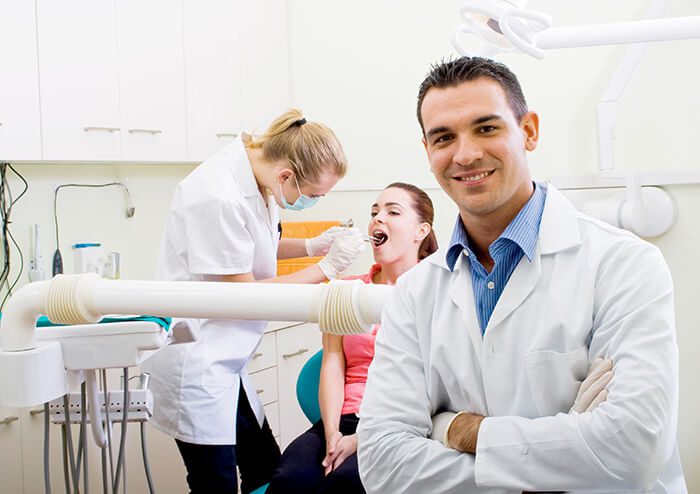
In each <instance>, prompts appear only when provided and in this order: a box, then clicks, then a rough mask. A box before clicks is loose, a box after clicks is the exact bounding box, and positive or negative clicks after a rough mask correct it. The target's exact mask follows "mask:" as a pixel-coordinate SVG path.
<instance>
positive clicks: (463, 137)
mask: <svg viewBox="0 0 700 494" xmlns="http://www.w3.org/2000/svg"><path fill="white" fill-rule="evenodd" d="M421 115H422V117H423V126H424V129H425V138H424V139H423V144H424V146H425V149H426V152H427V153H428V160H429V161H430V168H431V170H432V172H433V175H435V178H436V179H437V181H438V183H439V184H440V186H441V187H442V188H443V190H444V191H445V192H446V193H447V194H448V195H449V196H450V197H451V198H452V200H453V201H454V202H455V203H456V204H457V206H458V207H459V210H460V214H461V215H462V218H463V219H467V218H470V217H472V218H475V217H488V216H489V215H490V216H494V215H496V216H498V215H505V216H506V217H510V216H512V217H514V216H515V214H517V212H518V211H519V210H520V209H521V208H522V206H523V205H524V204H525V203H526V202H527V200H528V199H529V197H530V195H531V194H532V181H531V178H530V172H529V170H528V167H527V159H526V157H525V153H526V151H532V150H534V149H535V147H536V146H537V137H538V118H537V115H536V114H535V113H533V112H530V113H527V114H526V115H525V116H524V117H523V118H522V119H521V121H520V122H518V121H517V119H516V117H515V115H514V114H513V111H512V109H511V107H510V105H509V104H508V99H507V97H506V94H505V92H504V91H503V89H502V88H501V86H500V84H499V83H498V82H496V81H494V80H492V79H490V78H486V77H482V78H479V79H476V80H473V81H468V82H463V83H461V84H459V85H457V86H454V87H448V88H432V89H430V90H428V92H427V94H426V95H425V98H424V100H423V105H422V107H421ZM511 219H512V218H511Z"/></svg>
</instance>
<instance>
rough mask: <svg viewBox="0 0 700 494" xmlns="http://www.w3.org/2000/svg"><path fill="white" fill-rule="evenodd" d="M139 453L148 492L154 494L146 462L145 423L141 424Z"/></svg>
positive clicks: (148, 466) (149, 467) (148, 465)
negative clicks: (141, 458)
mask: <svg viewBox="0 0 700 494" xmlns="http://www.w3.org/2000/svg"><path fill="white" fill-rule="evenodd" d="M141 452H142V453H143V469H144V470H145V471H146V482H148V492H150V493H151V494H155V492H156V491H155V489H154V488H153V479H152V478H151V465H150V464H149V462H148V450H147V449H146V422H141Z"/></svg>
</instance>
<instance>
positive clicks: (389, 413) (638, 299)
mask: <svg viewBox="0 0 700 494" xmlns="http://www.w3.org/2000/svg"><path fill="white" fill-rule="evenodd" d="M599 356H601V357H609V358H611V359H612V360H613V362H614V371H615V376H614V378H613V380H612V383H611V384H610V385H609V386H608V391H609V396H608V399H607V402H605V403H603V404H601V405H600V406H599V407H598V408H597V409H596V410H594V411H593V412H591V413H584V414H577V413H573V414H568V413H567V412H568V410H569V408H570V407H571V406H572V404H573V402H574V399H575V396H576V393H577V390H578V387H579V383H580V381H581V380H582V379H583V378H584V377H585V376H586V372H587V368H588V365H589V363H590V362H591V361H592V360H593V359H594V358H596V357H599ZM677 402H678V351H677V345H676V339H675V322H674V312H673V288H672V284H671V278H670V275H669V272H668V268H667V266H666V264H665V262H664V260H663V258H662V256H661V254H660V252H659V251H658V249H656V248H655V247H654V246H652V245H651V244H648V243H646V242H644V241H642V240H640V239H638V238H637V237H635V236H634V235H632V234H631V233H628V232H625V231H621V230H618V229H615V228H613V227H611V226H609V225H607V224H604V223H602V222H600V221H597V220H595V219H592V218H589V217H587V216H585V215H583V214H581V213H579V212H577V211H576V210H575V209H574V208H573V206H571V204H570V203H569V202H568V201H567V200H566V199H565V198H564V197H563V196H562V195H561V193H560V192H559V191H557V190H556V189H555V188H554V187H552V186H549V187H548V193H547V199H546V203H545V208H544V213H543V217H542V223H541V227H540V234H539V239H538V245H537V249H536V254H535V256H534V258H533V260H532V262H530V261H528V259H527V257H525V256H523V258H522V259H521V260H520V263H519V264H518V266H517V268H516V270H515V271H514V273H513V275H512V276H511V278H510V280H509V281H508V284H507V286H506V287H505V290H504V292H503V294H502V296H501V298H500V299H499V301H498V303H497V305H496V307H495V309H494V312H493V315H492V316H491V319H490V321H489V323H488V326H487V328H486V331H485V334H484V336H483V337H482V335H481V332H480V330H479V322H478V318H477V312H476V308H475V303H474V295H473V292H472V283H471V274H470V267H469V260H468V259H467V258H466V257H465V256H460V257H459V260H458V261H457V265H456V268H455V271H454V273H452V272H450V271H449V269H448V268H447V266H446V263H445V249H441V250H440V251H438V252H437V253H435V254H434V255H432V256H431V257H429V258H427V259H426V260H424V261H423V262H421V263H420V264H419V265H418V266H416V267H415V268H414V269H413V270H411V271H410V272H408V273H406V274H405V275H404V276H402V277H401V278H400V279H399V282H398V283H397V287H396V290H395V292H394V294H393V296H392V298H391V300H390V301H389V302H388V304H387V306H386V307H385V310H384V313H383V317H382V331H381V332H380V333H379V336H378V338H377V342H376V356H375V359H374V361H373V363H372V365H371V367H370V370H369V377H368V382H367V389H366V391H365V395H364V399H363V403H362V407H361V410H360V417H361V420H360V425H359V451H358V459H359V467H360V473H361V476H362V479H363V482H364V485H365V487H366V489H367V492H368V493H370V494H371V493H379V492H382V493H384V492H401V493H405V494H410V493H416V494H419V493H426V492H431V493H466V492H470V493H471V492H474V493H487V492H488V493H514V494H515V493H518V494H519V493H520V492H521V491H580V492H596V493H602V492H618V493H620V492H654V493H665V492H668V493H683V492H686V487H685V482H684V480H683V474H682V470H681V465H680V461H679V457H678V452H677V448H676V422H677V412H678V410H677V406H678V405H677ZM445 410H449V411H459V410H465V411H468V412H474V413H477V414H480V415H483V416H485V417H487V418H486V419H484V421H483V422H482V423H481V428H480V430H479V436H478V444H477V453H476V455H475V456H474V455H470V454H460V453H458V452H456V451H454V450H452V449H447V448H446V447H445V446H443V445H442V444H441V443H439V442H438V441H433V440H430V439H427V438H426V436H428V434H429V433H430V430H431V426H432V425H431V416H432V415H433V414H435V413H438V412H441V411H445Z"/></svg>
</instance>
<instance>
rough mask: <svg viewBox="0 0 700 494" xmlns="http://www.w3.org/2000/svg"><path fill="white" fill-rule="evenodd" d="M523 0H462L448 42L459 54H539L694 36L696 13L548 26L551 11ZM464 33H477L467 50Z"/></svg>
mask: <svg viewBox="0 0 700 494" xmlns="http://www.w3.org/2000/svg"><path fill="white" fill-rule="evenodd" d="M526 2H527V0H467V1H465V2H464V4H463V6H462V8H461V9H460V16H461V18H462V21H463V24H462V25H460V27H459V28H458V30H457V32H456V33H455V35H454V38H453V41H452V44H453V45H454V47H455V48H456V49H457V51H458V52H459V53H460V54H462V55H469V56H474V55H481V56H492V55H495V54H498V53H503V52H510V51H516V52H522V53H526V54H528V55H531V56H533V57H535V58H537V59H540V60H541V59H543V58H544V51H545V50H548V49H556V48H580V47H586V46H601V45H615V44H628V43H645V42H651V41H671V40H680V39H692V38H700V16H693V17H671V18H662V19H645V20H639V21H627V22H615V23H608V24H590V25H581V26H566V27H552V24H553V21H552V17H551V16H549V15H548V14H546V13H544V12H538V11H536V10H530V9H525V8H524V6H525V3H526ZM464 34H473V35H476V36H477V37H479V38H481V39H482V40H483V44H482V46H481V47H479V48H478V49H476V50H467V49H466V48H465V47H464V45H463V41H464V36H463V35H464Z"/></svg>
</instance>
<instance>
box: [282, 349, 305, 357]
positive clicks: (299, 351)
mask: <svg viewBox="0 0 700 494" xmlns="http://www.w3.org/2000/svg"><path fill="white" fill-rule="evenodd" d="M308 351H309V349H308V348H300V349H299V350H297V351H296V352H294V353H283V354H282V358H291V357H296V356H297V355H301V354H302V353H306V352H308Z"/></svg>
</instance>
